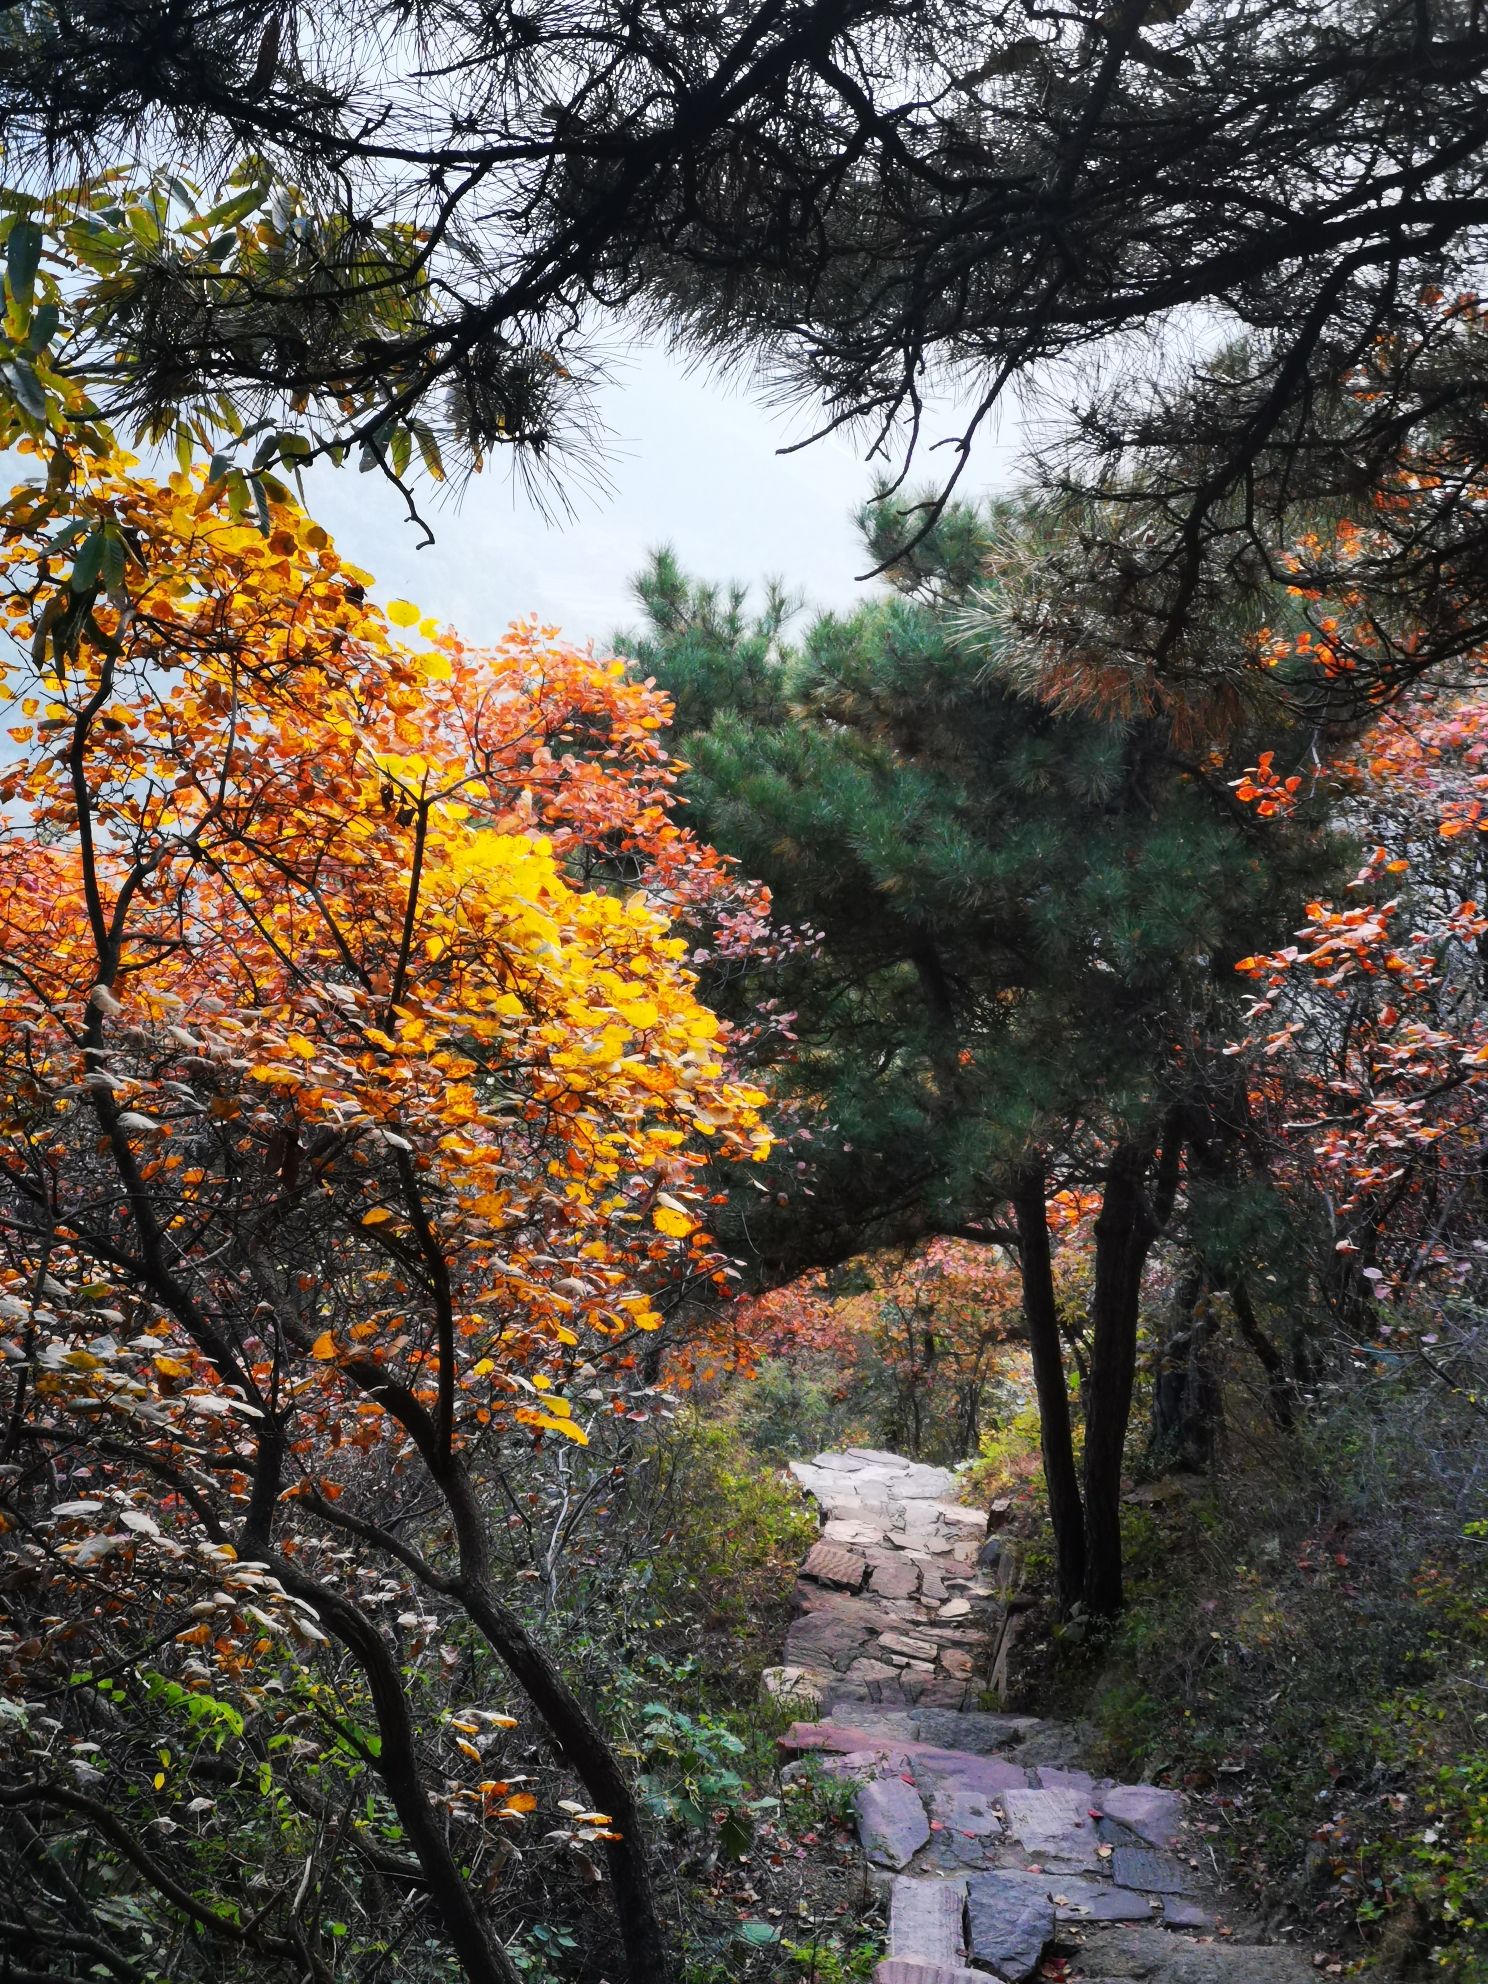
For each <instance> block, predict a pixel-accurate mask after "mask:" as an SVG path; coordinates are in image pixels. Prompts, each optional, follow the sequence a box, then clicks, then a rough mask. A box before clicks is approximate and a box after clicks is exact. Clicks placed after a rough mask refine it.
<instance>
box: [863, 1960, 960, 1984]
mask: <svg viewBox="0 0 1488 1984" xmlns="http://www.w3.org/2000/svg"><path fill="white" fill-rule="evenodd" d="M873 1984H987V1973H986V1971H985V1970H968V1969H966V1967H965V1965H964V1964H959V1963H932V1962H929V1961H928V1960H927V1959H926V1958H924V1957H919V1956H886V1957H885V1958H884V1959H883V1961H882V1962H881V1963H880V1964H879V1966H878V1968H877V1969H876V1970H875V1971H874V1973H873Z"/></svg>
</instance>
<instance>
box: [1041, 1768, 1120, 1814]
mask: <svg viewBox="0 0 1488 1984" xmlns="http://www.w3.org/2000/svg"><path fill="white" fill-rule="evenodd" d="M1033 1781H1034V1783H1035V1784H1036V1785H1037V1786H1038V1788H1039V1790H1040V1791H1073V1792H1074V1793H1075V1794H1076V1796H1077V1797H1080V1798H1083V1799H1084V1800H1085V1801H1086V1809H1087V1810H1088V1809H1089V1808H1090V1806H1091V1805H1098V1804H1099V1802H1100V1801H1099V1799H1097V1798H1095V1797H1094V1796H1093V1795H1092V1794H1093V1793H1094V1791H1095V1779H1094V1778H1093V1777H1092V1776H1091V1775H1090V1772H1089V1771H1088V1770H1064V1769H1062V1768H1061V1767H1060V1766H1059V1765H1058V1764H1039V1765H1038V1766H1037V1768H1036V1769H1035V1770H1034V1773H1033ZM1106 1782H1107V1783H1109V1782H1110V1779H1109V1778H1108V1779H1107V1780H1106Z"/></svg>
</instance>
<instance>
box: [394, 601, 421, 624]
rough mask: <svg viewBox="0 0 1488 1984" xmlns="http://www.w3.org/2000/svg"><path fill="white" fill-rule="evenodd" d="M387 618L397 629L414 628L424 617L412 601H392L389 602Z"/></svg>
mask: <svg viewBox="0 0 1488 1984" xmlns="http://www.w3.org/2000/svg"><path fill="white" fill-rule="evenodd" d="M387 617H388V618H389V620H391V621H392V623H393V625H394V626H395V627H413V626H416V625H417V624H418V621H419V620H420V618H421V617H422V616H421V615H420V613H419V610H418V608H417V607H416V606H415V605H414V604H413V602H412V600H409V599H392V600H389V601H388V610H387Z"/></svg>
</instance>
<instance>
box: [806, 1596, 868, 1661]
mask: <svg viewBox="0 0 1488 1984" xmlns="http://www.w3.org/2000/svg"><path fill="white" fill-rule="evenodd" d="M870 1636H871V1635H870V1630H869V1629H868V1628H867V1627H865V1626H864V1624H863V1623H862V1621H861V1620H859V1619H854V1618H852V1617H844V1616H843V1615H842V1614H840V1613H838V1612H834V1611H829V1610H826V1609H823V1610H822V1611H820V1612H807V1613H804V1614H803V1615H802V1616H801V1617H800V1618H799V1619H795V1620H792V1622H791V1626H790V1630H789V1631H788V1632H787V1633H786V1636H785V1664H786V1665H787V1666H788V1667H821V1666H823V1665H825V1666H827V1667H836V1668H838V1669H841V1668H845V1667H847V1666H849V1665H850V1664H851V1662H852V1661H854V1660H856V1659H857V1657H858V1655H859V1654H860V1653H861V1652H862V1651H863V1649H864V1647H865V1646H866V1645H867V1642H868V1640H869V1638H870Z"/></svg>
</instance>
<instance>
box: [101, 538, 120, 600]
mask: <svg viewBox="0 0 1488 1984" xmlns="http://www.w3.org/2000/svg"><path fill="white" fill-rule="evenodd" d="M124 561H125V551H124V540H123V538H122V537H120V536H119V535H118V533H117V532H116V531H111V530H106V531H105V532H104V533H103V560H102V569H103V582H104V584H105V585H106V586H107V587H108V589H109V591H110V592H114V591H116V590H117V589H118V588H119V587H120V586H122V585H123V583H124Z"/></svg>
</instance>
